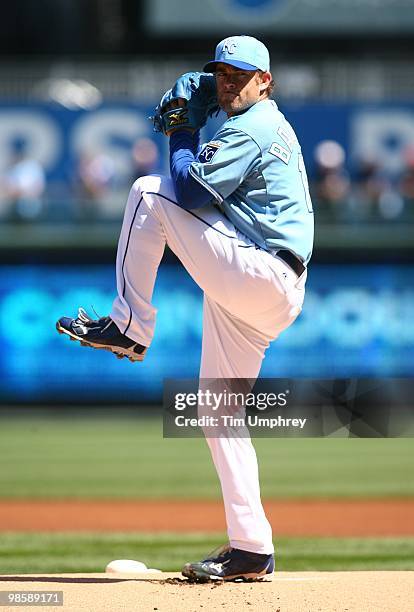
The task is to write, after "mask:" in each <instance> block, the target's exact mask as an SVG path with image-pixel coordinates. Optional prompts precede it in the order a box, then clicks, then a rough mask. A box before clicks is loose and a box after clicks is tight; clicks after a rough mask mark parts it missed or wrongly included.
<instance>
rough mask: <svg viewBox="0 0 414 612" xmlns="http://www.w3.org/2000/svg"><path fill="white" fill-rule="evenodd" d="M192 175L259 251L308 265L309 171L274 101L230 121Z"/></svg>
mask: <svg viewBox="0 0 414 612" xmlns="http://www.w3.org/2000/svg"><path fill="white" fill-rule="evenodd" d="M190 174H191V176H192V177H193V178H194V179H196V180H197V181H198V182H199V183H201V184H202V185H203V186H204V187H205V188H206V189H208V191H210V193H211V194H212V196H213V197H214V198H215V199H216V200H217V202H218V203H219V205H220V207H221V208H222V210H223V212H224V213H225V215H226V216H227V217H228V218H229V219H230V220H231V221H232V222H233V223H234V225H235V227H236V228H237V229H238V230H239V231H241V232H242V233H244V234H245V235H246V236H248V237H249V238H251V240H253V241H254V242H255V243H256V244H257V245H259V246H260V247H262V248H265V249H267V250H275V249H288V250H290V251H292V253H294V254H295V255H297V256H298V257H299V258H300V259H301V260H302V261H303V262H304V263H305V264H306V263H307V262H308V261H309V259H310V257H311V254H312V246H313V211H312V202H311V198H310V195H309V188H308V179H307V176H306V170H305V165H304V163H303V157H302V153H301V148H300V145H299V143H298V140H297V138H296V135H295V133H294V131H293V129H292V127H291V126H290V124H289V123H288V122H287V121H286V119H285V117H284V115H283V114H282V113H281V112H280V111H279V109H278V108H277V105H276V103H275V102H274V101H273V100H262V101H260V102H257V103H256V104H254V105H253V106H251V107H250V108H249V109H248V110H247V111H245V112H244V113H242V114H241V115H236V116H234V117H230V118H229V119H227V121H226V122H225V123H224V124H223V125H222V127H221V128H220V129H219V130H218V132H217V133H216V134H215V136H214V138H213V140H212V141H210V142H209V143H207V144H206V145H205V146H204V147H203V149H202V150H201V153H200V154H199V156H198V158H197V161H195V162H193V163H192V164H191V166H190Z"/></svg>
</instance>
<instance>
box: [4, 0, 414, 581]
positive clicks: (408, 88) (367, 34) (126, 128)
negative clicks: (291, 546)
mask: <svg viewBox="0 0 414 612" xmlns="http://www.w3.org/2000/svg"><path fill="white" fill-rule="evenodd" d="M238 33H248V34H251V35H255V36H257V37H258V38H261V39H262V40H263V41H264V42H265V43H266V44H267V45H268V47H269V49H270V52H271V58H272V68H273V74H274V77H275V80H276V91H275V99H276V100H277V102H278V104H279V106H280V108H281V109H282V111H283V112H284V113H285V114H286V116H287V118H288V119H289V120H290V121H291V123H292V124H293V126H294V128H295V130H296V132H297V134H298V137H299V139H300V141H301V143H302V148H303V152H304V157H305V162H306V165H307V169H308V174H309V180H310V184H311V189H312V195H313V201H314V209H315V220H316V245H315V254H314V257H313V260H312V262H311V267H310V275H309V281H308V293H307V297H306V300H305V307H304V311H303V313H302V315H301V316H300V318H299V319H298V320H297V322H296V323H295V325H294V326H293V327H292V328H291V329H290V330H288V331H287V332H286V333H285V334H283V336H282V337H281V338H280V339H279V340H278V341H277V342H276V343H274V345H273V346H272V347H271V349H270V350H269V351H268V354H267V356H266V359H265V362H264V365H263V369H262V375H263V376H268V377H278V376H281V377H301V376H306V377H316V378H323V377H325V378H331V377H341V378H346V377H357V376H366V377H384V376H386V377H405V376H413V374H414V317H413V303H414V287H413V280H414V71H413V59H414V57H413V56H414V37H413V34H414V5H413V2H412V0H203V2H202V3H198V2H193V1H191V0H174V1H173V2H171V1H170V0H43V1H42V2H41V3H39V2H34V1H33V0H15V1H14V2H13V3H9V4H8V5H5V6H3V7H2V19H1V20H0V260H1V264H2V265H1V268H0V334H1V337H2V342H1V347H0V404H1V405H2V410H0V412H1V413H2V414H3V417H4V418H3V419H2V420H1V430H0V433H2V438H1V439H2V447H3V449H6V451H7V452H4V453H3V459H2V462H1V473H0V480H1V482H2V484H3V488H2V491H3V492H2V493H0V494H1V495H2V496H3V497H8V498H10V497H18V498H24V497H29V498H30V497H32V496H33V497H36V496H40V497H42V496H49V497H54V496H55V497H65V496H75V497H76V496H77V495H80V496H85V495H86V493H87V492H88V491H90V493H91V496H92V497H93V496H94V495H96V496H97V497H100V496H103V497H111V496H115V497H117V496H118V495H119V494H120V493H119V486H118V485H115V484H114V482H118V484H119V481H117V479H116V478H114V479H110V480H108V482H106V481H105V482H106V484H105V486H103V488H102V487H98V490H94V489H93V487H92V488H91V483H92V482H96V472H97V471H99V466H101V467H102V473H101V478H102V479H103V480H101V481H99V482H101V484H102V482H103V481H104V480H105V473H106V472H105V470H106V469H108V468H109V464H105V458H104V456H105V453H102V452H101V451H100V452H98V451H97V445H98V444H99V436H100V435H101V434H102V430H101V429H100V427H99V426H97V425H91V424H90V423H89V422H88V423H89V424H87V427H86V431H87V432H88V436H89V437H88V441H87V443H86V442H85V445H84V446H83V447H82V448H83V450H84V451H85V452H83V454H82V455H81V457H82V462H81V463H82V465H80V464H79V462H78V463H76V464H75V465H74V464H73V461H72V460H69V459H70V458H73V457H74V456H76V453H77V452H78V450H79V447H78V446H77V442H76V440H74V438H73V436H74V435H75V434H73V431H72V430H71V429H70V427H69V428H68V429H67V430H66V431H67V438H66V442H65V436H63V435H61V434H59V435H58V437H57V438H55V437H54V436H56V432H55V433H53V434H51V438H50V441H49V442H50V443H51V444H52V446H53V448H52V449H51V448H50V446H48V444H46V446H43V444H44V443H45V442H46V437H47V436H46V433H45V437H44V438H43V439H39V435H40V434H39V429H38V428H36V426H35V425H34V424H33V421H31V420H30V417H29V416H28V415H29V412H28V411H29V410H34V405H35V404H36V405H37V406H38V407H40V408H43V407H44V406H46V405H48V406H49V407H53V406H59V407H57V408H56V409H52V410H50V408H49V412H48V414H47V417H46V418H47V420H48V419H49V421H47V422H49V425H44V426H45V429H44V430H43V429H42V431H45V432H47V431H48V429H47V428H48V427H49V426H50V427H52V429H53V430H54V428H55V427H56V428H58V429H59V431H60V432H62V431H64V430H65V427H67V422H66V423H65V422H64V421H58V420H56V421H55V419H57V415H58V414H61V413H63V408H62V405H63V404H69V405H74V404H77V405H78V406H81V407H82V408H81V410H82V412H83V413H84V414H88V415H89V414H90V412H91V410H90V408H89V407H88V406H89V405H90V404H92V403H94V404H97V405H102V404H103V403H108V402H109V403H111V404H119V405H122V404H129V405H134V406H135V407H138V409H136V410H135V413H136V414H138V413H139V407H140V406H143V405H148V404H158V405H159V404H160V402H161V398H162V381H163V379H164V378H171V377H194V376H197V373H198V365H199V357H200V342H201V294H200V291H199V290H198V288H197V287H196V286H195V285H194V283H193V282H192V280H191V279H190V278H189V277H188V275H187V274H186V273H185V271H183V269H182V268H181V267H180V266H179V265H178V262H177V261H176V260H175V258H174V257H173V255H172V254H171V253H169V252H167V253H166V255H165V262H164V265H163V266H162V268H161V271H160V275H159V277H158V282H157V286H156V294H155V304H156V306H157V307H158V319H157V332H156V338H155V340H154V343H153V345H152V346H151V349H150V351H149V353H148V356H147V359H146V361H145V362H144V363H143V364H142V365H137V364H135V365H134V364H130V363H124V362H120V361H118V360H116V359H114V358H113V357H112V356H110V355H109V354H107V353H105V352H102V354H101V353H100V352H98V351H90V350H84V349H80V348H79V347H78V346H76V345H75V344H74V343H69V342H66V341H65V340H64V339H63V338H62V337H60V336H58V335H57V334H56V332H55V329H54V323H55V321H56V319H57V318H58V317H59V316H61V315H64V314H66V315H73V314H75V313H76V308H77V306H80V305H82V306H84V307H85V308H86V309H87V310H91V311H92V308H94V309H95V310H96V312H97V313H99V314H100V315H105V314H107V312H108V310H109V308H110V304H111V300H112V298H113V295H114V287H115V276H114V274H115V273H114V266H113V263H114V261H115V254H116V244H117V238H118V234H119V230H120V222H121V219H122V211H123V206H124V202H125V198H126V195H127V193H128V190H129V187H130V185H131V184H132V182H133V181H134V180H135V179H136V178H138V177H139V176H141V175H144V174H148V173H150V172H168V160H167V146H168V143H167V139H165V138H163V137H162V136H160V135H157V134H154V133H153V132H152V127H151V123H150V122H149V121H148V116H149V115H151V113H152V111H153V108H154V106H155V104H156V103H157V101H158V99H159V97H160V94H161V93H162V92H163V91H164V90H165V89H166V88H168V87H170V86H171V84H172V82H173V81H174V80H175V79H176V78H177V76H179V75H180V74H181V73H183V72H186V71H188V70H192V69H194V70H198V69H200V67H201V66H202V65H203V62H204V61H205V60H207V59H209V58H210V57H211V56H212V53H213V52H214V48H215V45H216V43H217V42H218V41H219V40H220V39H221V38H223V37H225V36H227V35H231V34H238ZM221 120H223V117H221ZM219 121H220V117H219V118H218V119H217V122H219ZM216 126H217V123H216V124H215V125H213V124H211V125H209V126H208V127H207V128H206V131H205V138H206V139H207V138H209V137H210V136H211V135H212V134H213V133H214V130H215V127H216ZM92 312H93V311H92ZM103 373H104V375H103ZM17 404H20V405H25V409H24V410H23V411H18V415H19V420H18V421H17V422H15V423H13V422H12V419H13V414H14V411H15V409H14V408H12V409H10V407H11V406H15V405H17ZM16 414H17V408H16ZM33 414H35V413H34V412H33ZM128 414H129V416H128V418H133V417H132V416H131V413H128ZM78 417H79V413H76V417H74V418H75V420H76V419H78ZM50 419H52V421H53V424H52V425H50ZM39 424H42V425H41V426H42V427H43V421H39ZM39 427H40V425H39ZM102 427H103V428H104V430H105V432H107V429H106V426H105V425H103V426H102ZM110 427H113V425H111V426H110ZM16 428H17V429H19V431H20V432H21V433H18V431H17V429H16ZM122 431H124V430H122ZM134 431H135V430H134ZM142 431H143V435H144V434H145V432H148V428H145V427H144V428H143V430H142ZM151 431H152V433H151V436H150V438H149V440H150V444H151V445H154V448H158V451H157V454H158V453H161V452H162V453H165V462H166V463H167V464H168V461H169V460H171V456H172V455H171V453H173V454H174V457H175V459H176V458H177V457H181V459H180V460H181V463H179V462H178V463H177V461H175V462H174V463H173V465H174V466H175V469H176V470H177V471H176V472H174V473H175V475H176V476H175V478H176V480H174V479H172V480H170V481H169V482H168V479H169V478H172V476H171V473H170V475H168V472H167V476H166V478H165V480H164V481H163V483H161V484H159V485H158V486H157V489H156V493H154V495H156V496H157V497H162V496H163V492H165V495H166V496H168V495H170V494H171V483H174V486H173V490H174V494H175V495H176V496H177V495H178V496H180V495H181V494H182V495H183V496H185V492H183V493H182V491H184V488H185V478H183V479H181V478H179V477H178V476H177V474H180V470H181V469H182V468H183V467H184V465H185V464H184V461H185V453H186V447H185V445H186V444H189V443H190V441H188V440H187V441H182V446H180V447H178V446H174V447H173V446H171V445H170V446H169V445H168V444H166V445H165V443H164V447H163V448H164V450H162V451H161V448H160V447H157V444H159V437H160V435H161V432H160V431H158V432H157V433H156V434H154V431H153V430H151ZM92 432H94V434H93V433H92ZM136 433H137V447H135V439H134V441H133V440H131V439H129V441H128V449H133V448H134V450H133V451H132V450H131V453H132V455H131V456H132V457H134V461H136V462H139V457H138V455H135V454H134V453H137V452H138V451H137V449H138V450H139V432H138V431H137V432H136ZM77 435H79V433H78V434H76V436H77ZM105 435H106V434H105ZM148 435H149V434H148ZM54 439H57V440H59V444H57V443H56V444H54V445H53V443H52V442H51V440H54ZM103 439H104V440H105V439H106V438H105V436H104V438H103ZM109 439H110V438H108V440H109ZM18 440H20V442H19V443H18ZM201 442H202V441H201ZM287 442H288V441H287ZM303 442H306V441H303ZM345 442H346V441H345ZM354 442H355V444H354V445H353V446H352V453H351V454H352V457H351V454H350V453H349V452H348V450H347V449H349V447H346V446H344V445H336V446H333V447H331V449H330V454H329V456H330V466H331V470H332V471H331V473H330V476H329V477H328V476H326V474H325V473H324V472H322V473H321V476H320V480H319V483H322V482H326V483H328V484H327V485H326V486H325V487H324V486H319V487H310V488H309V486H307V487H306V486H305V485H306V483H307V485H309V482H311V480H309V479H311V478H312V473H315V472H312V470H311V473H309V472H308V471H305V472H303V466H305V465H307V466H309V465H311V466H315V461H316V465H317V466H323V465H324V462H325V459H324V457H325V454H324V452H323V448H322V446H321V444H322V443H323V441H320V440H319V441H317V440H315V441H313V442H312V445H308V446H303V447H301V448H302V450H301V451H300V452H299V453H298V454H297V457H301V459H300V460H298V461H297V462H296V463H295V464H294V468H295V469H294V470H293V472H289V476H288V477H286V478H284V477H283V473H281V472H279V471H278V472H277V473H275V471H274V461H275V457H276V455H275V454H274V453H277V452H281V451H280V450H279V451H277V448H279V449H280V447H279V446H277V445H278V444H279V442H278V441H277V440H273V441H272V445H271V444H270V441H268V442H266V441H261V442H260V444H262V445H264V446H263V449H265V451H263V453H264V455H265V456H264V461H265V463H264V465H265V466H266V468H265V472H266V474H265V478H264V491H265V494H267V495H270V496H275V495H276V496H277V495H281V496H283V495H287V496H289V495H290V494H292V490H293V495H294V496H300V495H301V494H303V491H305V494H306V495H310V494H311V490H313V491H314V492H315V494H318V493H319V494H321V495H325V496H335V495H338V496H339V497H341V496H342V495H345V496H351V497H352V496H358V495H364V494H366V495H373V496H380V497H384V496H385V497H386V496H388V495H390V496H392V495H398V496H410V495H412V490H411V489H410V486H409V483H408V480H409V479H408V476H407V477H406V476H404V474H406V475H407V474H408V468H409V466H410V462H411V461H412V452H411V453H410V452H409V449H410V447H409V446H408V444H407V442H408V441H407V440H406V441H405V443H404V445H402V446H395V445H394V446H392V447H391V446H388V447H386V448H385V447H384V446H375V447H373V446H369V447H368V446H367V443H366V441H365V442H364V441H358V442H359V443H360V446H357V445H356V443H357V441H354ZM389 442H391V441H389ZM348 443H349V444H351V441H348ZM372 443H374V441H372ZM39 444H41V446H42V448H44V449H45V450H44V451H43V453H41V454H40V455H39V454H38V453H39ZM169 444H171V441H169ZM174 444H178V443H177V442H174ZM197 444H198V441H197ZM16 445H17V446H16ZM259 446H260V445H259ZM147 447H148V442H147V446H144V449H145V448H147ZM13 448H15V449H18V450H15V452H14V453H13V451H12V449H13ZM197 448H198V447H197ZM200 448H201V447H200ZM283 448H285V447H283ZM85 449H89V450H88V452H86V450H85ZM172 449H173V450H172ZM272 449H273V450H272ZM358 449H359V450H358ZM387 449H388V452H389V453H390V456H392V457H393V458H394V461H393V462H392V463H391V464H390V465H392V466H393V467H392V473H393V474H394V475H395V474H397V473H398V474H400V476H401V477H400V478H399V479H398V487H397V488H395V479H394V477H393V475H392V474H391V473H390V474H389V476H388V477H387V478H386V479H384V480H383V481H381V477H382V475H383V473H384V472H383V471H381V469H378V470H377V469H376V467H375V466H376V465H377V462H378V459H379V457H382V458H383V457H385V456H386V454H387ZM259 450H260V449H259ZM285 450H286V455H284V457H285V459H284V463H283V462H282V466H285V467H286V466H287V465H290V460H289V456H290V454H289V452H288V451H289V449H288V448H287V447H286V449H285ZM128 452H129V451H128ZM192 452H194V451H192ZM201 452H202V453H204V454H202V455H200V454H197V457H198V461H199V463H198V464H197V465H198V468H199V472H198V474H199V475H200V474H202V473H203V474H206V473H207V474H208V479H209V480H208V482H209V485H208V487H210V485H211V489H210V488H207V489H203V488H197V487H195V489H190V490H189V492H188V495H189V496H191V495H192V494H194V495H195V496H201V497H203V495H206V496H218V495H219V492H218V487H217V484H216V482H215V477H214V475H213V472H212V468H211V466H210V465H209V458H208V456H207V452H206V451H205V449H204V448H203V450H202V451H197V453H201ZM283 452H285V451H283ZM315 452H316V455H317V456H318V459H317V460H316V459H315V458H314V457H315ZM49 453H50V454H49ZM94 453H95V454H94ZM168 453H170V455H169V454H168ZM111 456H114V457H115V456H117V457H118V461H119V463H116V466H117V469H118V468H119V470H122V469H123V463H122V462H123V455H122V454H121V455H119V456H118V455H117V453H116V452H115V451H114V450H113V452H112V455H111ZM62 457H63V459H62ZM94 457H95V458H96V461H99V462H100V463H97V464H96V466H95V467H96V469H95V471H94V470H93V469H92V468H91V464H92V463H93V461H94V460H95V459H94ZM161 457H163V455H161ZM200 457H202V458H200ZM36 458H37V459H36ZM68 458H69V459H68ZM98 458H99V459H98ZM312 461H313V463H312ZM39 462H40V463H39ZM60 462H63V463H60ZM87 464H88V465H89V468H88V469H90V470H91V474H93V477H92V476H91V478H90V479H89V480H88V473H89V472H88V470H86V472H83V468H84V466H85V465H87ZM362 465H364V466H365V468H366V471H365V472H364V469H363V468H362V467H361V466H362ZM36 466H37V467H36ZM46 466H49V470H48V469H46ZM180 466H181V468H180ZM339 466H340V468H341V469H342V472H341V474H342V476H341V478H339V479H337V477H336V474H337V473H336V472H335V470H336V469H338V468H339ZM128 469H129V470H130V475H131V480H130V481H128V482H129V484H128V486H127V487H126V489H125V494H126V495H131V496H134V490H136V494H135V496H136V497H143V496H145V495H147V496H149V497H151V495H152V494H151V483H150V482H148V483H146V486H145V488H144V489H143V488H142V487H141V486H140V484H139V479H138V478H137V477H136V474H135V472H134V467H133V464H129V468H128ZM54 470H55V471H54ZM76 470H77V471H76ZM282 471H283V470H282ZM144 472H145V470H144ZM82 473H84V475H85V478H86V480H85V478H84V479H82V478H79V475H81V474H82ZM316 473H317V471H316ZM345 473H346V475H344V474H345ZM140 474H141V475H142V470H141V472H140ZM300 474H302V476H300V477H299V475H300ZM303 474H305V476H303ZM132 475H134V476H132ZM147 476H148V474H147ZM193 476H194V475H193ZM357 476H359V479H358V478H357ZM376 477H377V478H378V481H376V482H375V478H376ZM295 478H299V479H298V480H297V481H296V484H295ZM125 479H126V480H128V477H126V476H125ZM193 480H194V478H193ZM353 481H355V483H356V484H355V486H354V487H353V486H350V485H349V483H350V482H353ZM36 482H41V483H42V484H41V486H40V488H39V489H37V487H36V486H35V483H36ZM200 482H201V481H200ZM200 482H199V484H200ZM344 482H346V483H347V484H346V485H344V486H342V485H343V483H344ZM74 483H75V484H74ZM77 483H78V484H77ZM79 483H82V484H79ZM287 483H288V484H287ZM289 483H291V486H290V485H289ZM292 483H293V484H292ZM404 483H405V484H404ZM279 485H280V486H279ZM302 485H303V486H305V489H301V486H302ZM200 486H201V484H200ZM134 487H135V489H134ZM301 492H302V493H301ZM6 527H7V526H6ZM131 554H132V553H131ZM299 556H300V553H299ZM5 559H7V551H6V553H5ZM160 562H161V561H160ZM4 567H5V568H6V569H7V567H10V566H8V565H7V562H6V561H5V564H3V568H4ZM13 567H14V568H16V569H18V568H20V567H21V565H19V564H18V562H17V564H16V565H13ZM30 567H31V566H30ZM48 567H49V568H50V566H48Z"/></svg>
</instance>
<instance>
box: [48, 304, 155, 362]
mask: <svg viewBox="0 0 414 612" xmlns="http://www.w3.org/2000/svg"><path fill="white" fill-rule="evenodd" d="M56 329H57V330H58V332H59V334H66V335H67V336H69V337H70V339H71V340H78V341H79V342H80V343H81V345H82V346H91V347H92V348H97V349H104V350H106V351H111V352H112V353H115V355H116V356H117V357H118V358H119V359H123V358H124V357H128V359H129V360H130V361H142V360H143V359H144V356H145V353H146V350H147V347H146V346H142V345H141V344H138V342H135V340H131V339H130V338H128V337H127V336H125V335H124V334H121V332H120V331H119V329H118V327H117V326H116V325H115V323H114V322H113V321H112V319H111V318H110V317H102V318H101V319H97V320H94V319H91V318H90V317H89V316H88V315H87V314H86V312H85V310H84V309H83V308H79V310H78V316H77V317H76V319H71V318H70V317H62V318H61V319H59V321H58V322H57V323H56Z"/></svg>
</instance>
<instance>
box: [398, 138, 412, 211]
mask: <svg viewBox="0 0 414 612" xmlns="http://www.w3.org/2000/svg"><path fill="white" fill-rule="evenodd" d="M404 160H405V165H406V167H405V170H404V172H403V173H402V176H401V178H400V181H399V185H398V187H399V192H400V194H401V198H402V201H403V205H404V217H406V218H409V219H411V220H412V219H414V147H409V148H408V149H407V150H406V151H405V155H404Z"/></svg>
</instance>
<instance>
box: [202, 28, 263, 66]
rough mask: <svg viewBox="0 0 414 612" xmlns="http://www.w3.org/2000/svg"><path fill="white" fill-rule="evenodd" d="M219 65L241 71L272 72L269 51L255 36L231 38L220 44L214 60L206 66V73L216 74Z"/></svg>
mask: <svg viewBox="0 0 414 612" xmlns="http://www.w3.org/2000/svg"><path fill="white" fill-rule="evenodd" d="M218 63H223V64H229V65H230V66H234V67H235V68H239V69H240V70H262V71H263V72H266V71H268V70H270V59H269V51H268V50H267V48H266V47H265V45H264V44H263V43H262V42H261V41H260V40H257V38H253V36H245V35H243V36H229V37H228V38H225V39H224V40H222V41H221V42H219V44H218V45H217V47H216V54H215V58H214V60H212V61H211V62H208V63H207V64H206V65H205V66H204V70H205V72H215V70H216V67H217V64H218Z"/></svg>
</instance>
